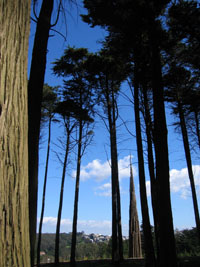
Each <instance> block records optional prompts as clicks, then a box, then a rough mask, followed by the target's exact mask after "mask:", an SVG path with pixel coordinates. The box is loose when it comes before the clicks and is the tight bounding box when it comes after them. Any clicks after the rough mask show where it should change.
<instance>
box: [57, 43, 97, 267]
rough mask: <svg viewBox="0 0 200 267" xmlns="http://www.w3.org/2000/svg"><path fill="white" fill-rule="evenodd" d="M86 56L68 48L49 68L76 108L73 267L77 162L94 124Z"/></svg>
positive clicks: (84, 50) (72, 260)
mask: <svg viewBox="0 0 200 267" xmlns="http://www.w3.org/2000/svg"><path fill="white" fill-rule="evenodd" d="M89 56H90V54H89V53H88V51H87V49H85V48H77V49H75V48H72V47H68V48H67V49H66V50H65V52H64V55H63V56H62V57H61V58H60V59H59V60H57V61H56V62H55V65H54V68H53V69H54V73H55V74H57V75H58V76H62V77H63V78H64V90H63V97H64V99H65V100H66V101H73V102H74V103H75V104H76V105H77V109H76V112H75V113H76V114H74V117H75V119H76V120H77V127H78V139H77V143H78V153H77V168H76V186H75V199H74V216H73V226H72V242H71V258H70V262H71V265H75V254H76V235H77V219H78V199H79V185H80V168H81V159H82V157H83V155H84V152H85V149H86V147H87V146H88V144H89V143H90V142H91V139H92V135H93V134H92V133H93V132H92V130H91V126H90V124H91V123H92V122H93V121H94V120H93V119H92V117H91V116H92V114H93V113H94V105H95V97H94V92H93V90H94V88H93V87H92V83H91V80H90V81H89V80H88V68H87V59H88V57H89Z"/></svg>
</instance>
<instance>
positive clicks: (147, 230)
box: [134, 66, 155, 267]
mask: <svg viewBox="0 0 200 267" xmlns="http://www.w3.org/2000/svg"><path fill="white" fill-rule="evenodd" d="M137 79H138V73H137V66H135V70H134V108H135V127H136V142H137V155H138V169H139V183H140V199H141V209H142V223H143V232H144V249H145V259H146V260H145V264H146V266H148V267H153V266H155V252H154V247H153V240H152V234H151V225H150V220H149V211H148V203H147V194H146V181H145V171H144V158H143V145H142V136H141V125H140V114H139V96H138V94H139V88H138V81H137Z"/></svg>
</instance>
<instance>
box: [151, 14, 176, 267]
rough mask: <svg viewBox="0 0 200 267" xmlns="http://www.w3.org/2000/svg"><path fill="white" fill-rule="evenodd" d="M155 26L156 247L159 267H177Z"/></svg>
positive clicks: (153, 74)
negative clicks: (157, 226) (157, 248)
mask: <svg viewBox="0 0 200 267" xmlns="http://www.w3.org/2000/svg"><path fill="white" fill-rule="evenodd" d="M156 29H157V24H156V21H155V20H154V19H152V25H151V31H150V35H149V38H150V40H151V52H152V54H151V57H152V62H151V69H152V88H153V107H154V145H155V159H156V180H157V196H158V201H159V203H158V204H159V207H160V208H159V210H158V225H159V245H160V249H159V251H160V255H159V256H160V258H159V266H160V267H177V257H176V247H175V238H174V229H173V217H172V209H171V198H170V182H169V158H168V142H167V125H166V117H165V107H164V97H163V85H162V72H161V61H160V51H159V45H158V43H157V42H158V40H157V31H156Z"/></svg>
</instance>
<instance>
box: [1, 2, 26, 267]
mask: <svg viewBox="0 0 200 267" xmlns="http://www.w3.org/2000/svg"><path fill="white" fill-rule="evenodd" d="M29 15H30V1H29V0H23V1H22V0H15V1H13V0H1V1H0V38H1V39H0V89H1V90H0V266H1V267H10V266H12V267H17V266H19V267H29V266H30V241H29V218H28V111H27V58H28V37H29V21H30V18H29Z"/></svg>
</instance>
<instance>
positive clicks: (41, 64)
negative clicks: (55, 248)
mask: <svg viewBox="0 0 200 267" xmlns="http://www.w3.org/2000/svg"><path fill="white" fill-rule="evenodd" d="M53 3H54V0H43V2H42V6H41V10H40V14H39V18H38V21H37V28H36V33H35V39H34V46H33V52H32V61H31V69H30V75H29V83H28V116H29V119H28V120H29V121H28V129H29V130H28V147H29V216H30V241H31V264H32V266H33V265H34V250H35V240H36V220H37V190H38V145H39V134H40V120H41V102H42V91H43V84H44V75H45V69H46V53H47V43H48V38H49V30H50V27H51V14H52V10H53Z"/></svg>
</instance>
